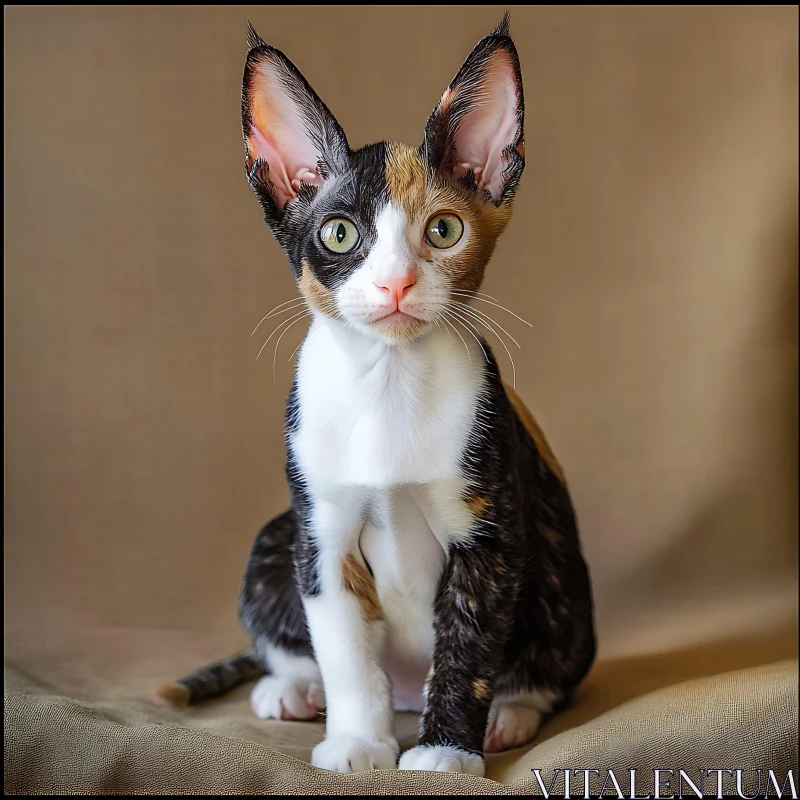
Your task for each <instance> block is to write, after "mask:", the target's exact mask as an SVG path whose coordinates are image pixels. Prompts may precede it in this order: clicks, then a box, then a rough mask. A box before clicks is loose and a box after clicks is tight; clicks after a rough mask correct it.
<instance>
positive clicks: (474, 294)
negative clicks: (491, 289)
mask: <svg viewBox="0 0 800 800" xmlns="http://www.w3.org/2000/svg"><path fill="white" fill-rule="evenodd" d="M452 292H453V294H466V295H469V296H470V297H488V298H489V299H490V300H494V301H495V302H496V303H499V302H500V301H499V300H498V299H497V298H496V297H495V296H494V295H491V294H486V292H475V291H473V290H472V289H453V290H452Z"/></svg>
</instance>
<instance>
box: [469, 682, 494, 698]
mask: <svg viewBox="0 0 800 800" xmlns="http://www.w3.org/2000/svg"><path fill="white" fill-rule="evenodd" d="M472 694H473V696H474V697H475V699H476V700H489V699H490V698H491V696H492V690H491V689H490V688H489V684H488V683H487V682H486V681H484V680H479V681H475V683H473V684H472Z"/></svg>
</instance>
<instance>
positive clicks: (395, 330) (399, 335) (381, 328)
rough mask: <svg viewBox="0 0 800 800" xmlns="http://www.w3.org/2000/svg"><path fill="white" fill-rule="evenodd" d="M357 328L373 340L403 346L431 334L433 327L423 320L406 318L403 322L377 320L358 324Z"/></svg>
mask: <svg viewBox="0 0 800 800" xmlns="http://www.w3.org/2000/svg"><path fill="white" fill-rule="evenodd" d="M357 328H358V330H359V331H361V332H362V333H364V334H366V335H367V336H370V337H371V338H373V339H378V340H379V341H382V342H387V343H388V344H403V343H407V342H414V341H417V340H418V339H421V338H422V337H423V336H426V335H427V334H428V333H430V332H431V330H432V328H433V326H432V325H431V324H430V323H429V322H427V321H426V320H424V319H417V318H415V317H408V318H406V319H404V320H397V319H392V320H387V321H386V322H384V321H383V320H378V321H377V322H372V323H364V322H358V323H357Z"/></svg>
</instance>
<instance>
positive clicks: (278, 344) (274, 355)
mask: <svg viewBox="0 0 800 800" xmlns="http://www.w3.org/2000/svg"><path fill="white" fill-rule="evenodd" d="M308 316H311V315H310V314H309V315H308ZM301 319H303V317H300V318H299V319H296V320H295V321H294V322H293V323H292V324H291V325H287V326H286V327H285V328H284V329H283V333H282V334H281V335H280V336H279V337H278V341H276V342H275V353H274V354H273V356H272V382H273V383H275V380H276V379H275V361H276V360H277V358H278V348H279V347H280V346H281V339H283V337H284V336H285V335H286V331H288V330H289V328H291V327H292V325H296V324H297V323H298V322H300V320H301ZM301 344H302V342H301ZM295 352H297V351H296V350H295Z"/></svg>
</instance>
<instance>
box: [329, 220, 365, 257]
mask: <svg viewBox="0 0 800 800" xmlns="http://www.w3.org/2000/svg"><path fill="white" fill-rule="evenodd" d="M319 238H320V241H321V242H322V244H323V245H325V247H326V248H327V249H328V250H330V251H331V252H332V253H349V252H350V251H351V250H353V249H355V248H356V246H357V245H358V243H359V242H360V241H361V237H360V236H359V235H358V228H356V226H355V225H353V223H352V222H350V220H349V219H345V218H344V217H334V218H333V219H329V220H327V221H326V222H324V223H323V225H322V227H321V228H320V229H319Z"/></svg>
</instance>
